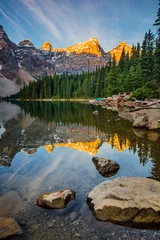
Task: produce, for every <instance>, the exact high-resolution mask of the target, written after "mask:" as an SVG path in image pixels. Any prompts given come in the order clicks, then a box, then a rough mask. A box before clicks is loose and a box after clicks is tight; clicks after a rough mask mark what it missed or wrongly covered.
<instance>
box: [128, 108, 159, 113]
mask: <svg viewBox="0 0 160 240" xmlns="http://www.w3.org/2000/svg"><path fill="white" fill-rule="evenodd" d="M144 109H160V107H137V108H135V109H133V110H132V111H130V112H136V111H139V110H144Z"/></svg>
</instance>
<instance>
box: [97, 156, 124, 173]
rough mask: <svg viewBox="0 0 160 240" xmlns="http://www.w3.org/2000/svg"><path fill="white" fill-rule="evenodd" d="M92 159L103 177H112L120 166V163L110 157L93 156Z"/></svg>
mask: <svg viewBox="0 0 160 240" xmlns="http://www.w3.org/2000/svg"><path fill="white" fill-rule="evenodd" d="M92 161H93V163H94V165H95V167H96V169H97V171H98V172H99V173H100V174H101V175H102V176H103V177H110V176H113V175H115V174H116V173H117V171H118V170H119V168H120V166H119V164H118V163H116V162H114V161H112V160H110V159H106V158H98V157H93V158H92Z"/></svg>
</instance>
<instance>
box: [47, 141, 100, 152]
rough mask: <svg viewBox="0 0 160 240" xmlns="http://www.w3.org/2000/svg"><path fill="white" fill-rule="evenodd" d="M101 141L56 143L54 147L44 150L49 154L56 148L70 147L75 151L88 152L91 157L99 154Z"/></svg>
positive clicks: (49, 146) (48, 146)
mask: <svg viewBox="0 0 160 240" xmlns="http://www.w3.org/2000/svg"><path fill="white" fill-rule="evenodd" d="M100 144H101V140H99V139H97V140H95V141H94V142H69V143H55V144H53V145H46V146H44V148H45V149H46V150H47V151H48V152H49V153H51V152H53V149H54V147H69V148H73V149H75V150H79V151H83V152H87V153H89V154H90V155H95V154H97V153H98V149H99V146H100Z"/></svg>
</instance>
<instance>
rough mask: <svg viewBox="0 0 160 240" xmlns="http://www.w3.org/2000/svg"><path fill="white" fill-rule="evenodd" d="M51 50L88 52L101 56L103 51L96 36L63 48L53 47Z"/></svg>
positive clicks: (77, 52)
mask: <svg viewBox="0 0 160 240" xmlns="http://www.w3.org/2000/svg"><path fill="white" fill-rule="evenodd" d="M53 50H54V51H55V52H68V53H72V52H75V53H76V54H81V53H89V54H94V55H97V56H99V57H100V56H102V54H103V52H104V51H103V49H102V48H101V46H100V43H99V41H98V40H97V38H94V37H93V38H90V39H88V40H87V41H86V42H79V43H76V44H74V45H73V46H69V47H67V48H65V49H64V48H54V49H53Z"/></svg>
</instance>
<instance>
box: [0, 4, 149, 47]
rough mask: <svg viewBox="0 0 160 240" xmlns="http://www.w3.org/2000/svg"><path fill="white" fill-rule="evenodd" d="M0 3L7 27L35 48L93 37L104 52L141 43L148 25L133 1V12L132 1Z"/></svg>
mask: <svg viewBox="0 0 160 240" xmlns="http://www.w3.org/2000/svg"><path fill="white" fill-rule="evenodd" d="M145 1H149V0H142V2H143V4H142V3H141V5H142V6H143V10H145V9H144V6H145V4H146V2H145ZM1 2H2V4H1V11H0V13H2V14H3V16H4V17H5V18H6V20H8V21H9V22H10V24H12V25H13V26H15V25H16V30H17V31H19V32H20V33H21V35H23V36H26V37H27V35H28V38H30V37H31V39H33V43H36V46H37V47H39V46H40V45H41V44H42V43H43V41H45V40H49V41H50V42H51V44H52V46H53V47H67V46H69V45H72V44H74V43H77V42H81V41H86V40H87V39H89V38H91V37H96V38H98V40H99V41H100V43H101V45H102V47H103V48H104V50H106V51H107V50H109V49H111V48H112V47H114V46H115V45H117V44H118V43H119V42H120V41H121V40H124V41H126V42H128V41H129V43H130V44H133V43H134V42H132V43H131V41H132V39H133V40H136V42H137V41H141V40H142V35H143V33H142V28H143V25H144V26H145V25H147V24H149V21H150V20H148V18H147V17H146V16H147V15H146V16H144V15H143V14H141V12H140V10H139V8H138V7H137V6H138V0H135V2H136V4H137V5H136V4H135V8H132V7H133V0H121V1H119V0H112V1H110V0H101V1H99V0H81V1H78V0H45V1H44V0H16V1H13V0H8V1H6V2H4V1H3V0H0V3H1ZM4 3H5V4H4ZM7 4H8V6H9V8H7V7H8V6H7ZM146 8H147V7H146ZM17 12H18V14H17ZM137 14H139V15H137ZM137 16H138V17H139V21H138V20H137V19H138V17H137ZM13 22H14V23H13ZM138 22H141V24H138ZM17 25H18V26H17ZM144 31H147V29H145V30H144ZM134 33H135V34H134ZM134 35H135V37H134ZM139 36H140V39H138V37H139ZM32 37H33V38H32ZM20 40H21V39H20Z"/></svg>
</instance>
